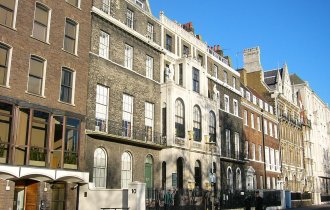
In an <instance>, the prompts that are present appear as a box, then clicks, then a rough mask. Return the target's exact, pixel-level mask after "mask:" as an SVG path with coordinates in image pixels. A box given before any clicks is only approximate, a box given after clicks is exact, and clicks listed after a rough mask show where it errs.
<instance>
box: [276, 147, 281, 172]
mask: <svg viewBox="0 0 330 210" xmlns="http://www.w3.org/2000/svg"><path fill="white" fill-rule="evenodd" d="M275 161H276V162H275V170H276V171H280V170H281V168H280V167H281V163H280V153H279V151H278V150H275Z"/></svg>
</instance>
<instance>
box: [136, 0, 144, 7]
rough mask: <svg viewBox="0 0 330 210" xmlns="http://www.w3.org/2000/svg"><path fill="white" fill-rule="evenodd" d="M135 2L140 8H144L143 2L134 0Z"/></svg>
mask: <svg viewBox="0 0 330 210" xmlns="http://www.w3.org/2000/svg"><path fill="white" fill-rule="evenodd" d="M135 3H136V4H137V5H139V6H140V7H141V8H142V9H144V3H143V2H142V1H140V0H135Z"/></svg>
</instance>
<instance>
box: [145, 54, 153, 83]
mask: <svg viewBox="0 0 330 210" xmlns="http://www.w3.org/2000/svg"><path fill="white" fill-rule="evenodd" d="M153 72H154V58H153V57H151V56H149V55H147V58H146V77H147V78H148V79H153Z"/></svg>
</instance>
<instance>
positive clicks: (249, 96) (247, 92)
mask: <svg viewBox="0 0 330 210" xmlns="http://www.w3.org/2000/svg"><path fill="white" fill-rule="evenodd" d="M246 99H247V100H248V101H251V93H250V92H249V91H246Z"/></svg>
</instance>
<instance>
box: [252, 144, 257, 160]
mask: <svg viewBox="0 0 330 210" xmlns="http://www.w3.org/2000/svg"><path fill="white" fill-rule="evenodd" d="M252 160H256V145H255V144H254V143H252Z"/></svg>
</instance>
